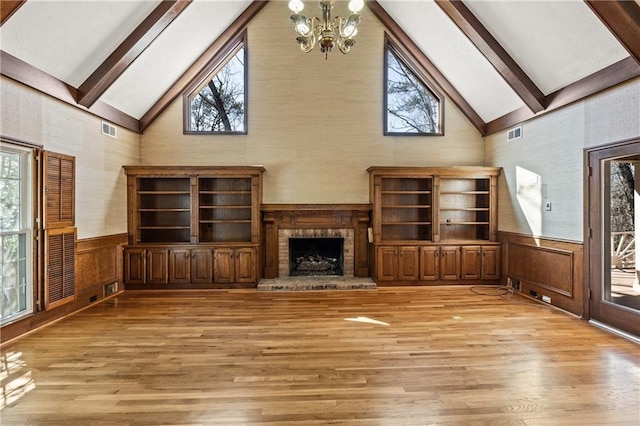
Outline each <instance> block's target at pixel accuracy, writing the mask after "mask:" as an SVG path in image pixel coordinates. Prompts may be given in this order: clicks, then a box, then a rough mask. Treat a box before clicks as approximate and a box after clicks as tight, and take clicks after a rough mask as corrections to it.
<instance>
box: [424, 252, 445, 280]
mask: <svg viewBox="0 0 640 426" xmlns="http://www.w3.org/2000/svg"><path fill="white" fill-rule="evenodd" d="M439 278H440V247H437V246H422V247H420V280H421V281H437V280H438V279H439Z"/></svg>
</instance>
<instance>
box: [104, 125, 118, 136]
mask: <svg viewBox="0 0 640 426" xmlns="http://www.w3.org/2000/svg"><path fill="white" fill-rule="evenodd" d="M102 134H103V135H107V136H111V137H112V138H116V137H117V134H116V126H113V125H111V124H109V123H107V122H106V121H103V122H102Z"/></svg>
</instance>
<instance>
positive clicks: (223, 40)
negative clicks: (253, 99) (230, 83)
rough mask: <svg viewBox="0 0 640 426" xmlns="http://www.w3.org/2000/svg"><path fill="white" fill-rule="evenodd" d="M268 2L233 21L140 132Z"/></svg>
mask: <svg viewBox="0 0 640 426" xmlns="http://www.w3.org/2000/svg"><path fill="white" fill-rule="evenodd" d="M267 2H268V0H265V1H262V0H261V1H253V2H252V3H251V4H250V5H249V6H248V7H247V8H246V9H245V10H244V12H242V14H240V16H238V18H237V19H236V20H235V21H233V23H232V24H231V25H230V26H229V27H228V28H227V29H226V30H225V31H224V32H223V33H222V34H221V35H220V37H218V38H217V39H216V40H215V41H214V42H213V43H212V44H211V45H210V46H209V47H208V48H207V50H205V52H204V53H203V54H202V55H200V57H199V58H198V59H197V60H196V61H195V62H194V63H193V64H192V65H191V66H190V67H189V68H188V69H187V70H186V71H185V72H184V73H183V74H182V76H181V77H180V78H179V79H178V80H177V81H176V82H175V83H174V84H173V86H171V87H170V88H169V89H168V90H167V91H166V92H165V93H164V94H163V95H162V96H161V97H160V99H159V100H158V102H156V103H155V104H154V105H153V106H152V107H151V108H150V109H149V111H147V113H146V114H145V115H144V116H143V117H142V118H141V119H140V131H141V132H144V131H145V130H146V129H147V128H148V127H149V126H150V125H151V123H153V122H154V120H155V119H156V118H158V116H159V115H160V114H161V113H162V112H163V111H164V110H165V109H166V108H167V107H168V106H169V104H171V102H173V101H174V100H175V99H176V98H177V97H178V96H180V94H181V93H182V92H183V91H184V90H185V89H186V88H187V86H188V85H189V83H191V81H192V80H193V79H194V78H196V77H197V76H198V75H199V74H200V73H201V72H202V70H203V69H204V68H205V67H206V66H207V64H209V63H210V61H211V60H212V59H213V58H214V57H215V56H216V54H217V53H218V52H219V51H220V49H222V48H223V47H224V46H225V45H226V44H227V43H228V42H229V40H231V39H232V38H233V37H235V36H236V35H237V34H239V33H240V32H241V31H242V30H244V28H245V27H246V26H247V24H248V23H249V21H251V19H253V17H254V16H255V15H256V14H257V13H258V12H259V11H260V10H261V9H262V8H263V7H264V6H266V4H267Z"/></svg>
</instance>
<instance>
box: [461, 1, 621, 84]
mask: <svg viewBox="0 0 640 426" xmlns="http://www.w3.org/2000/svg"><path fill="white" fill-rule="evenodd" d="M541 3H543V4H541ZM465 5H466V6H467V7H468V8H469V9H470V10H471V11H472V12H473V14H474V15H475V16H476V17H477V18H478V19H479V20H480V22H482V24H483V25H484V26H485V27H487V29H488V30H489V31H490V32H491V34H492V35H493V36H494V37H495V38H496V40H498V42H500V44H501V45H502V47H504V49H505V50H506V51H507V52H508V53H509V55H511V57H513V58H514V59H515V60H516V62H518V65H520V67H521V68H522V69H523V70H524V71H525V72H526V73H527V74H528V75H529V78H531V79H532V80H533V82H534V83H536V85H537V86H538V87H539V88H540V90H541V91H542V92H543V93H544V94H545V95H548V94H549V93H552V92H555V91H556V90H558V89H560V88H562V87H564V86H567V85H569V84H571V83H573V82H575V81H577V80H580V79H581V78H584V77H586V76H588V75H590V74H593V73H594V72H596V71H599V70H601V69H602V68H605V67H607V66H609V65H611V64H613V63H615V62H618V61H620V60H622V59H624V58H626V57H627V56H629V55H628V53H627V51H626V50H625V49H624V48H623V47H622V46H621V45H620V44H619V43H618V41H617V40H616V39H615V37H614V36H613V35H612V34H611V33H610V32H609V30H608V29H607V28H606V27H605V26H604V25H602V24H601V22H600V20H599V19H598V17H597V16H596V15H595V14H594V13H593V12H591V10H590V9H589V7H588V6H587V5H586V4H585V3H584V2H583V1H582V0H556V1H545V2H540V1H530V0H529V1H526V0H510V1H465Z"/></svg>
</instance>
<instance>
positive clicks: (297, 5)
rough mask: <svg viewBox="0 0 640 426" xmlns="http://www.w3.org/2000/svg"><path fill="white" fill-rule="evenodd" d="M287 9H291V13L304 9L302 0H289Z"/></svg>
mask: <svg viewBox="0 0 640 426" xmlns="http://www.w3.org/2000/svg"><path fill="white" fill-rule="evenodd" d="M289 9H291V11H292V12H293V13H300V12H301V11H302V9H304V3H302V0H291V1H290V2H289Z"/></svg>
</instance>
